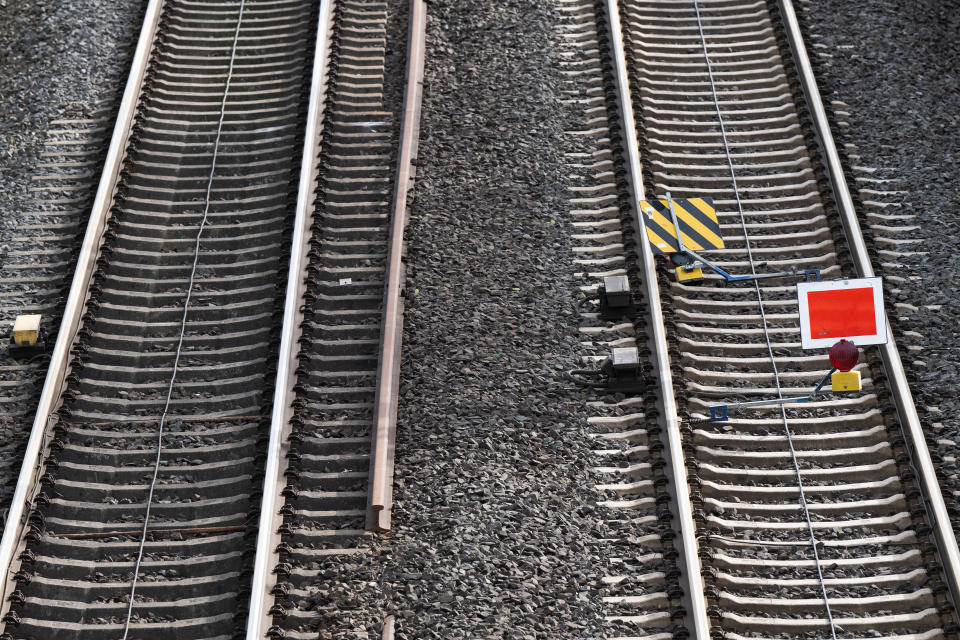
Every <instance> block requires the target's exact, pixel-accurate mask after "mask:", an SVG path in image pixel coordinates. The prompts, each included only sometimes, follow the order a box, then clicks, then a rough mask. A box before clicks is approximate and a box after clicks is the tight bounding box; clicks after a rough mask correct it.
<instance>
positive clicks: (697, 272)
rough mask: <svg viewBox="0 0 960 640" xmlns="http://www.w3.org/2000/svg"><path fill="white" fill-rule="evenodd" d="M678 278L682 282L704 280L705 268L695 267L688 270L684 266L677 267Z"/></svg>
mask: <svg viewBox="0 0 960 640" xmlns="http://www.w3.org/2000/svg"><path fill="white" fill-rule="evenodd" d="M676 272H677V280H679V281H680V282H690V281H697V280H703V269H694V270H693V271H687V270H686V269H684V268H683V267H677V268H676Z"/></svg>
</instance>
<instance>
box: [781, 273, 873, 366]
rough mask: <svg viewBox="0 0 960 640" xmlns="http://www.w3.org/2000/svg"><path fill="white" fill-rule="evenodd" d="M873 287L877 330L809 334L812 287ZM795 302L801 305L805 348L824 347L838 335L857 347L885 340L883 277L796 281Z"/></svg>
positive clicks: (801, 340)
mask: <svg viewBox="0 0 960 640" xmlns="http://www.w3.org/2000/svg"><path fill="white" fill-rule="evenodd" d="M868 287H869V288H871V289H873V312H874V319H875V320H876V325H875V326H876V333H874V334H869V335H853V336H834V337H830V338H814V337H813V336H812V335H810V310H809V307H808V304H807V294H809V293H810V292H811V291H836V290H838V289H865V288H868ZM797 302H798V303H799V305H800V343H801V346H802V347H803V348H804V349H823V348H829V347H832V346H833V345H834V344H836V343H837V342H839V341H840V340H841V339H846V340H849V341H851V342H852V343H853V344H855V345H857V346H858V347H862V346H865V345H870V344H886V343H887V340H888V337H887V314H886V312H885V311H884V306H883V279H882V278H853V279H850V280H826V281H821V282H798V283H797Z"/></svg>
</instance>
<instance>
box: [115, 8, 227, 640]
mask: <svg viewBox="0 0 960 640" xmlns="http://www.w3.org/2000/svg"><path fill="white" fill-rule="evenodd" d="M245 5H246V0H240V10H239V11H238V13H237V28H236V30H235V31H234V33H233V46H232V48H231V50H230V64H229V66H228V68H227V78H226V84H225V85H224V88H223V99H222V100H221V101H220V119H219V121H218V122H217V135H216V138H214V141H213V158H212V160H211V162H210V175H209V176H208V177H207V191H206V195H205V197H204V204H203V216H202V217H201V219H200V226H199V228H198V229H197V236H196V240H195V244H194V247H193V266H192V267H191V269H190V282H189V284H188V285H187V296H186V298H185V299H184V302H183V316H182V317H181V318H180V337H179V339H178V340H177V352H176V356H175V357H174V360H173V370H172V371H171V373H170V383H169V384H168V385H167V399H166V402H164V405H163V412H162V413H161V414H160V424H159V428H158V431H157V458H156V460H155V462H154V465H153V479H152V480H151V481H150V490H149V491H148V492H147V510H146V513H145V514H144V517H143V531H142V532H141V534H140V547H139V549H138V550H137V561H136V563H134V566H133V582H132V583H131V585H130V602H128V603H127V619H126V622H124V625H123V638H122V640H127V635H128V634H129V633H130V620H131V619H132V618H133V598H134V595H135V594H136V592H137V577H138V576H139V575H140V563H141V562H142V560H143V550H144V547H145V546H146V543H147V526H148V525H149V524H150V507H151V506H152V504H153V492H154V489H155V488H156V486H157V477H158V476H159V473H160V454H161V453H162V451H163V428H164V425H165V424H166V420H167V412H168V411H169V410H170V400H171V399H172V398H173V385H174V382H175V381H176V379H177V370H178V368H179V366H180V354H181V352H182V351H183V338H184V335H185V334H186V332H187V313H188V312H189V310H190V297H191V295H193V283H194V280H195V279H196V276H197V264H198V263H199V262H200V237H201V236H202V235H203V229H204V227H206V225H207V216H208V214H209V213H210V194H211V193H212V191H213V174H214V171H216V168H217V153H218V152H219V150H220V135H221V133H222V131H223V120H224V115H225V113H226V110H227V95H228V94H229V93H230V80H231V79H232V78H233V63H234V60H235V59H236V56H237V43H238V42H239V40H240V24H241V23H242V22H243V9H244V6H245Z"/></svg>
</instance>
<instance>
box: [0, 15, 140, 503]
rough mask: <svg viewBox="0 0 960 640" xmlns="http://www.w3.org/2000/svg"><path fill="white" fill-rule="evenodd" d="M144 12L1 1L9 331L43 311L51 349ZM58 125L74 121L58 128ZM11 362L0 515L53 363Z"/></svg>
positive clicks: (2, 403)
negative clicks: (29, 315)
mask: <svg viewBox="0 0 960 640" xmlns="http://www.w3.org/2000/svg"><path fill="white" fill-rule="evenodd" d="M145 6H146V2H145V1H143V0H128V1H126V2H67V3H64V2H45V1H39V2H6V3H2V2H0V97H2V98H0V99H2V101H3V109H2V113H3V115H2V117H0V211H2V212H3V215H2V216H0V253H2V255H3V258H4V264H5V268H4V273H3V278H4V280H3V284H2V285H0V289H2V291H0V295H2V303H0V326H2V327H5V329H4V331H7V330H8V329H9V327H10V326H11V325H12V323H13V321H14V319H15V318H16V316H17V315H18V314H20V313H24V312H26V313H42V315H43V321H42V327H43V330H44V331H45V332H46V334H47V342H48V344H50V345H52V343H53V342H54V341H55V339H56V330H57V327H58V326H59V322H60V319H59V315H60V313H61V312H60V311H59V310H60V309H62V306H63V301H64V300H65V298H66V293H67V289H68V287H69V285H70V280H71V274H72V269H73V268H72V263H73V261H74V260H75V254H76V248H77V247H78V246H79V240H80V237H81V236H82V233H83V229H84V227H85V220H86V216H87V211H88V209H89V205H90V203H91V202H92V200H93V195H94V193H95V190H96V186H97V182H98V180H99V175H98V174H99V162H100V160H99V159H100V158H102V156H103V153H104V151H105V149H106V145H107V143H108V137H109V135H110V132H111V131H112V119H113V116H112V113H114V112H115V110H116V108H115V105H116V103H117V102H118V101H119V97H120V92H121V91H122V88H123V85H124V82H125V79H126V74H127V71H128V66H129V58H130V55H131V53H132V48H133V45H134V43H135V41H136V37H137V35H138V34H139V31H140V27H139V24H140V21H141V17H142V15H143V9H144V7H145ZM58 120H59V121H64V123H63V124H56V122H57V121H58ZM66 121H71V122H69V123H67V122H66ZM54 129H55V130H56V132H53V131H52V130H54ZM97 129H101V130H100V131H98V130H97ZM43 153H46V154H47V155H46V156H43V155H42V154H43ZM54 154H55V155H54ZM41 163H47V164H46V166H42V165H41ZM51 163H58V164H57V166H53V165H52V164H51ZM87 163H91V164H90V166H89V167H87V166H86V164H87ZM58 174H69V177H64V176H62V175H58ZM71 256H73V257H71ZM4 335H6V334H5V333H4ZM4 351H5V350H4ZM49 351H50V349H48V350H47V353H49ZM3 365H4V372H3V382H4V383H5V384H6V385H7V386H5V388H4V393H3V394H2V400H0V443H2V444H0V453H2V456H0V457H2V458H3V460H4V461H6V462H8V464H3V465H0V511H2V512H5V511H6V508H7V503H8V500H9V499H10V496H11V495H12V492H13V489H14V486H15V483H16V479H17V475H18V473H19V470H20V469H19V468H20V464H19V462H20V460H21V458H22V448H23V446H24V444H25V442H26V439H27V437H28V435H29V432H30V427H31V425H32V415H33V412H34V410H35V409H34V408H35V406H36V403H37V400H38V398H39V392H40V389H41V387H42V384H43V380H44V377H45V373H46V365H47V358H46V355H42V356H39V357H37V358H34V359H33V360H32V361H31V362H28V361H27V359H26V358H21V359H19V360H12V359H5V362H3Z"/></svg>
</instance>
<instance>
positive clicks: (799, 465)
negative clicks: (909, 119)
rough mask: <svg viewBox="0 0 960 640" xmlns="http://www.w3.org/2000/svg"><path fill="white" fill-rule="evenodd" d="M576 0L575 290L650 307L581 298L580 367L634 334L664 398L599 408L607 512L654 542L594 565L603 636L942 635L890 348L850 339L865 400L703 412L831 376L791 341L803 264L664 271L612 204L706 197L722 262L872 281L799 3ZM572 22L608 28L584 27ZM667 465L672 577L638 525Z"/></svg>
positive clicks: (935, 510)
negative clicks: (583, 146) (584, 141)
mask: <svg viewBox="0 0 960 640" xmlns="http://www.w3.org/2000/svg"><path fill="white" fill-rule="evenodd" d="M567 6H568V8H569V11H570V14H571V15H573V16H576V19H574V20H573V24H574V25H576V28H571V29H570V30H569V32H568V34H567V35H568V40H569V42H570V43H571V51H579V52H580V54H581V55H582V56H583V59H582V60H581V61H576V60H575V59H574V60H572V61H571V66H570V75H571V77H577V78H579V77H581V76H582V77H585V78H591V79H592V81H593V82H594V83H595V87H594V88H592V89H587V90H586V91H585V95H583V96H580V97H578V99H576V100H573V101H572V102H573V103H574V104H577V105H578V108H582V109H583V112H584V119H585V122H587V123H589V125H590V126H589V127H588V128H586V129H585V130H584V131H582V132H579V133H581V134H583V133H586V134H587V135H588V136H590V137H591V139H592V141H593V142H594V146H595V150H594V151H593V152H592V153H588V154H584V153H582V152H581V153H579V154H576V155H575V156H574V158H573V164H574V166H575V167H576V168H577V169H579V170H580V171H581V180H582V182H581V183H579V184H578V186H577V187H576V188H575V190H576V191H577V193H576V194H575V195H576V196H578V197H575V198H574V199H573V204H572V207H573V209H574V220H575V222H574V224H575V225H577V227H578V233H577V235H575V236H574V237H575V240H576V241H577V242H576V243H577V244H578V245H579V247H578V252H579V254H580V255H581V257H587V258H589V259H587V260H583V261H582V263H583V264H584V265H585V266H586V267H587V269H586V270H585V271H586V273H585V274H584V275H585V276H586V278H585V284H584V292H586V293H592V292H593V291H595V289H596V287H597V285H598V284H600V283H601V281H602V280H601V279H602V277H604V276H607V275H621V274H623V275H628V277H629V278H630V280H631V284H633V285H634V287H642V288H643V291H644V294H645V303H646V305H647V307H646V309H645V310H644V313H643V314H641V315H643V316H644V317H643V318H638V319H634V320H633V321H632V322H606V323H604V322H602V321H599V319H598V318H597V317H596V316H595V315H594V314H584V315H583V325H582V327H581V332H582V334H583V335H584V337H585V340H586V342H585V345H586V346H587V348H588V349H589V351H588V353H592V354H595V355H590V356H588V357H587V362H588V364H593V363H595V362H596V361H597V360H599V359H600V358H601V357H602V350H601V349H598V347H601V348H603V349H605V350H608V349H609V348H610V347H615V346H627V345H631V344H639V345H640V346H641V348H642V347H643V346H644V344H645V342H646V341H649V345H650V349H649V350H648V352H649V353H650V354H652V356H651V361H652V362H653V363H654V365H655V366H656V369H655V374H656V378H657V380H658V382H659V387H660V391H661V397H660V401H659V406H658V407H657V409H658V411H657V413H653V412H651V411H650V408H651V407H650V403H649V400H646V399H644V398H641V397H635V398H630V397H627V398H625V399H623V400H619V401H618V402H616V403H615V405H612V406H611V405H606V406H607V407H608V412H610V411H612V413H613V415H598V417H597V418H596V419H594V422H595V425H596V426H597V431H598V437H599V438H600V441H601V442H603V443H604V446H605V447H606V448H604V449H603V450H601V451H599V452H598V453H599V454H601V455H603V456H604V457H606V458H607V459H613V460H617V461H618V462H617V464H607V465H602V464H601V465H598V472H599V474H600V481H599V487H598V489H599V490H600V491H602V492H604V494H602V495H609V492H614V494H615V497H614V499H608V500H607V504H608V505H609V506H610V507H611V514H612V515H611V519H617V518H624V517H626V518H629V519H630V520H631V521H633V522H634V523H635V525H636V527H635V528H634V536H635V537H636V538H638V539H639V544H638V545H637V554H638V555H640V556H641V557H643V558H645V559H647V562H646V563H645V564H644V563H641V564H644V566H645V567H646V570H645V571H644V570H643V569H641V568H640V567H639V566H636V567H633V566H632V565H635V564H636V563H635V561H634V559H633V558H630V557H629V556H625V559H624V561H623V564H625V565H626V566H627V567H628V568H633V569H634V572H630V571H618V569H622V568H621V567H610V568H609V569H608V572H609V575H608V578H607V579H606V582H607V584H608V595H607V597H606V601H607V602H608V606H609V621H610V624H611V630H612V631H611V632H612V633H619V634H620V635H621V636H622V637H649V636H655V637H667V636H668V635H671V634H672V635H676V634H677V633H681V634H686V633H690V634H691V635H693V636H694V637H707V636H708V635H711V636H712V637H729V638H742V637H751V638H753V637H841V636H843V637H869V636H872V635H874V634H880V635H882V636H883V637H897V638H934V637H955V636H956V633H957V625H956V610H955V606H954V601H953V600H952V598H954V597H956V564H955V558H956V542H955V541H954V539H953V534H952V531H951V530H950V525H949V520H948V518H947V517H946V511H945V510H944V509H943V502H942V498H941V497H940V495H939V488H938V487H937V481H936V476H935V474H934V473H933V468H932V465H931V464H930V458H929V454H928V453H927V452H926V442H925V439H924V436H923V434H922V431H921V428H920V424H919V421H917V419H916V413H915V411H914V410H913V408H912V400H910V399H909V389H907V388H906V382H905V379H904V378H903V375H902V369H900V366H899V356H897V355H896V348H895V346H893V347H892V348H883V347H881V348H877V347H867V348H865V349H864V354H865V356H866V357H865V362H863V363H862V364H861V365H860V370H861V374H862V376H863V378H864V381H865V384H864V391H863V393H861V394H856V395H850V396H836V397H831V398H829V399H825V400H824V401H820V402H815V403H809V404H806V405H805V406H803V408H802V409H795V408H794V409H791V408H787V409H786V410H784V411H783V412H781V411H780V410H779V409H778V408H773V409H771V408H766V409H753V410H744V411H743V412H740V413H736V414H734V415H732V416H731V419H730V420H729V421H726V422H709V421H705V420H703V418H704V417H705V416H707V415H708V414H709V411H708V408H709V407H710V406H712V405H716V404H728V403H733V402H735V401H737V400H756V399H759V398H776V397H777V396H778V395H779V394H781V393H782V394H783V395H785V396H788V395H801V394H805V393H808V392H809V391H810V390H812V389H813V387H815V386H816V385H817V383H818V382H819V381H820V380H821V379H822V378H823V376H824V375H825V374H826V373H827V371H828V369H829V366H828V365H827V363H826V359H825V357H823V356H822V355H813V354H809V353H804V352H803V351H802V350H801V349H800V344H799V320H798V313H797V301H796V293H795V288H794V284H795V282H796V280H797V279H798V278H792V279H790V278H781V279H772V280H762V281H759V282H760V283H761V284H757V285H754V284H751V283H745V284H729V285H727V286H722V283H721V282H720V280H721V279H720V278H719V276H714V275H712V274H708V276H707V278H706V279H705V280H703V281H701V282H698V283H695V284H679V283H677V282H676V281H675V277H674V275H673V270H672V268H669V269H668V268H666V267H665V265H663V264H660V265H659V266H657V267H655V265H654V262H653V258H652V255H650V252H649V249H647V248H646V247H645V246H644V245H645V244H646V243H644V245H641V244H638V243H637V241H636V240H637V238H641V237H644V235H645V234H644V231H643V227H642V224H643V223H642V221H641V219H640V218H638V217H636V204H635V202H630V203H629V205H631V206H630V208H629V210H628V211H629V213H628V215H627V216H626V217H629V218H631V219H629V220H627V219H621V218H625V217H624V216H622V215H620V214H621V213H623V212H624V211H625V209H624V207H623V206H622V205H623V198H624V194H625V193H627V194H628V195H630V196H632V197H635V198H636V200H641V199H646V200H653V199H658V198H662V197H664V194H665V193H666V192H668V191H669V192H671V193H672V195H673V197H675V198H684V197H697V196H709V197H712V198H714V199H715V201H716V204H717V208H718V211H719V212H720V224H721V228H722V230H723V234H724V237H725V239H726V247H727V248H726V249H724V250H722V251H717V252H716V253H713V254H711V255H712V256H713V258H715V260H716V262H717V264H718V265H719V266H721V267H722V268H724V269H725V270H727V271H729V272H732V273H750V272H751V270H753V269H756V272H773V271H784V270H790V269H801V270H802V269H811V268H817V269H820V271H821V274H822V276H823V277H824V278H826V279H838V278H843V277H857V276H866V275H872V265H871V260H870V257H869V255H868V254H867V251H866V248H865V243H864V240H863V237H862V236H861V235H860V229H859V226H858V224H857V221H858V215H859V216H860V217H861V218H863V217H864V214H865V212H864V211H863V210H862V209H863V208H862V205H861V207H860V210H859V211H858V210H857V209H855V207H854V200H853V199H852V198H851V197H850V195H849V194H848V192H847V191H846V190H847V186H846V184H845V182H844V181H843V176H844V172H843V167H842V165H841V160H842V159H841V158H840V157H839V156H838V155H837V154H836V150H835V149H833V148H832V140H828V133H826V132H827V130H826V129H825V128H824V127H823V123H824V122H825V120H826V118H825V114H824V113H823V112H822V111H823V109H822V107H821V106H820V105H819V96H818V95H817V94H816V93H815V85H814V84H812V83H811V80H810V74H809V72H808V64H807V62H806V60H805V58H806V55H805V52H804V51H803V47H802V42H801V41H799V40H798V39H797V33H796V32H795V30H794V25H793V24H792V22H793V18H792V13H793V10H792V7H791V6H790V3H789V2H781V3H777V2H763V1H760V2H746V1H743V0H706V1H705V0H698V1H697V2H694V1H693V0H689V1H671V2H658V3H642V2H633V1H632V0H621V1H619V2H616V1H611V2H608V3H607V2H597V3H585V2H570V3H567ZM586 24H599V27H598V30H597V33H596V34H589V33H586V29H585V27H584V25H586ZM578 29H579V30H580V31H579V35H577V34H578V31H577V30H578ZM621 42H622V44H621ZM579 81H580V82H583V81H582V80H579ZM582 86H584V87H585V86H587V85H582ZM625 107H626V108H625ZM623 113H626V115H625V116H624V115H622V114H623ZM633 131H636V134H635V135H634V134H633ZM608 132H609V133H608ZM608 136H609V137H608ZM631 140H636V141H637V148H636V149H631V148H630V146H629V145H630V141H631ZM618 141H619V143H620V145H619V147H618V146H617V144H616V143H617V142H618ZM820 141H823V142H822V143H820ZM611 142H612V143H613V144H612V146H611ZM628 184H629V188H630V189H632V194H630V193H629V192H628V191H626V189H627V186H628ZM857 204H860V203H859V202H858V203H857ZM584 205H588V206H584ZM868 221H869V220H868ZM631 253H632V254H633V255H636V256H638V258H639V259H638V260H637V263H639V265H640V267H641V268H640V269H636V268H635V266H634V265H635V264H636V263H632V262H631V258H632V255H631ZM624 255H626V257H627V260H626V261H624V260H623V259H622V258H623V256H624ZM643 320H646V322H644V321H643ZM661 326H662V327H663V328H662V329H661V328H660V327H661ZM658 334H660V335H658ZM674 403H675V405H674ZM788 406H789V405H788ZM631 407H632V410H631V409H630V408H631ZM654 417H655V418H656V420H651V419H650V418H654ZM674 430H675V431H674ZM671 433H674V434H675V435H676V438H671ZM610 443H614V444H615V445H616V446H613V447H611V446H610ZM651 444H653V445H654V446H651ZM664 446H665V448H666V450H665V452H664ZM658 452H664V453H660V454H659V455H658ZM664 458H666V459H667V460H669V462H670V463H671V464H672V466H673V469H672V470H671V471H670V472H671V473H672V474H673V477H674V478H679V480H678V481H677V482H675V483H674V487H675V491H674V492H673V495H674V496H675V497H676V498H677V500H678V503H677V506H676V512H675V513H676V515H677V520H679V523H678V524H679V526H678V528H679V529H680V530H681V531H680V532H679V535H678V536H677V537H676V538H675V539H674V540H675V542H674V546H675V548H677V549H678V550H679V551H680V552H681V553H682V558H681V559H680V561H679V562H678V563H676V569H678V570H677V571H674V572H673V574H672V575H673V576H674V579H675V582H674V583H673V584H671V583H670V580H669V576H670V575H671V574H670V572H665V571H663V570H662V569H660V567H658V566H657V562H658V561H662V560H658V559H662V558H663V557H664V556H665V554H664V549H663V548H662V547H659V545H658V542H659V540H658V538H657V537H656V536H654V535H653V534H654V533H656V532H655V531H654V532H648V531H647V529H646V527H648V526H649V525H650V524H651V523H652V522H653V521H652V514H653V513H655V511H654V505H655V504H657V498H658V495H657V487H656V482H650V480H652V479H655V478H656V477H657V476H655V475H654V476H653V477H651V476H650V469H651V466H652V467H653V468H656V466H657V465H662V464H663V460H664ZM681 461H682V463H681V464H679V465H678V464H676V463H678V462H681ZM684 476H686V477H685V478H684ZM801 480H802V489H801V488H800V486H799V485H798V482H799V481H801ZM660 484H661V486H664V485H665V483H664V482H663V481H662V480H661V481H660ZM685 494H686V495H685ZM688 505H689V506H688ZM691 507H692V508H691ZM685 511H686V512H687V513H685ZM617 514H619V515H617ZM687 514H689V515H691V516H692V518H688V517H687ZM662 524H663V522H662V520H661V525H662ZM665 531H666V529H665V527H663V526H661V527H660V533H661V538H662V534H663V533H665ZM644 534H647V535H644ZM678 543H679V544H678ZM681 593H682V596H681V595H680V594H681ZM677 606H679V607H680V608H681V610H682V611H683V612H684V613H686V614H687V617H686V618H685V619H683V626H680V625H678V624H676V622H677V621H678V620H680V619H681V616H680V615H678V612H677V609H676V607H677ZM669 611H673V612H674V616H673V622H674V623H675V624H673V625H671V624H669V621H670V620H669V617H668V615H667V612H669ZM625 624H626V625H627V626H625Z"/></svg>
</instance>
